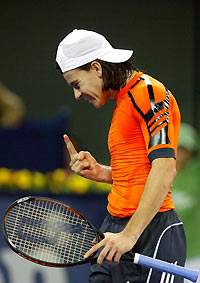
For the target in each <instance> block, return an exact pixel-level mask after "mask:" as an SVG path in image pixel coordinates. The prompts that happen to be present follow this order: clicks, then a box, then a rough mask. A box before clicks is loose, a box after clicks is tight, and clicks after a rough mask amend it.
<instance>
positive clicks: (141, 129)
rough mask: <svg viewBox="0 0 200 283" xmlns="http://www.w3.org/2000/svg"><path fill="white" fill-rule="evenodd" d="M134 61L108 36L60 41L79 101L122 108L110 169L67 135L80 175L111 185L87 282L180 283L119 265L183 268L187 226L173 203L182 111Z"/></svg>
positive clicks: (89, 34)
mask: <svg viewBox="0 0 200 283" xmlns="http://www.w3.org/2000/svg"><path fill="white" fill-rule="evenodd" d="M132 58H133V51H131V50H122V49H115V48H113V47H112V46H111V44H110V43H109V42H108V41H107V40H106V38H105V37H104V36H102V35H100V34H98V33H96V32H93V31H87V30H77V29H76V30H74V31H72V32H71V33H69V34H68V35H67V36H66V37H65V38H64V39H63V40H62V41H61V42H60V44H59V46H58V50H57V55H56V62H57V66H58V68H59V69H60V71H61V72H62V74H63V77H64V79H65V80H66V82H67V83H68V85H69V86H71V87H72V88H73V90H74V96H75V98H76V99H85V100H87V101H88V102H89V103H91V104H92V105H93V106H94V107H96V108H99V107H102V106H103V105H104V104H105V103H106V101H107V100H108V99H110V98H113V99H115V101H116V105H115V109H114V113H113V117H112V122H111V126H110V130H109V135H108V146H109V150H110V154H111V166H104V165H101V164H99V163H98V162H97V161H96V160H95V158H94V157H93V156H92V155H91V154H90V153H89V152H86V151H80V152H77V151H76V149H75V148H74V146H73V144H72V142H71V141H70V139H69V137H68V136H67V135H65V136H64V139H65V142H66V145H67V149H68V151H69V154H70V158H71V162H70V167H71V169H72V170H73V171H74V172H75V173H77V174H79V175H81V176H83V177H85V178H88V179H91V180H95V181H98V182H106V183H112V184H113V185H112V190H111V192H110V194H109V196H108V207H107V209H108V214H107V216H106V218H105V220H104V222H103V224H102V227H101V231H103V232H104V233H105V238H104V239H103V240H102V241H101V242H99V243H96V244H95V245H94V246H93V248H92V249H91V250H89V251H88V252H87V253H86V255H85V257H86V258H87V257H89V256H90V255H91V254H93V253H94V252H96V251H98V252H99V254H98V260H97V263H93V264H92V265H91V274H90V278H89V282H92V283H99V282H103V283H108V282H109V283H111V282H114V283H128V282H129V283H136V282H137V283H138V282H151V283H158V282H162V283H164V282H170V283H173V282H175V283H180V282H183V279H181V278H179V277H176V278H175V277H174V276H172V275H169V274H165V273H163V274H161V272H159V271H153V270H151V269H150V270H149V269H148V268H145V267H141V266H137V265H134V264H133V263H131V262H123V261H120V257H121V256H122V255H124V254H129V253H130V251H131V250H132V251H133V252H138V253H141V254H144V255H147V256H151V257H154V258H158V259H161V260H165V261H168V262H170V263H172V264H179V265H182V266H184V264H185V258H186V239H185V233H184V229H183V223H182V222H181V220H180V219H179V217H178V216H177V214H176V212H175V210H174V209H175V207H174V204H173V200H172V196H171V192H172V191H171V188H172V183H173V180H174V177H175V175H176V167H175V159H176V152H177V143H178V136H179V128H180V112H179V108H178V105H177V103H176V100H175V98H174V96H173V95H172V93H171V92H170V91H169V90H168V89H167V88H166V87H165V86H164V85H163V84H162V83H161V82H159V81H158V80H156V79H154V78H152V77H151V76H149V75H147V74H144V73H143V72H140V71H139V70H138V69H137V68H136V67H135V65H134V62H133V60H132Z"/></svg>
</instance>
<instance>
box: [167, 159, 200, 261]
mask: <svg viewBox="0 0 200 283" xmlns="http://www.w3.org/2000/svg"><path fill="white" fill-rule="evenodd" d="M173 197H174V202H175V206H176V211H177V212H178V214H179V216H180V218H181V220H182V221H183V223H184V228H185V232H186V237H187V257H188V258H190V257H194V256H197V255H200V156H199V157H198V158H195V159H193V160H191V161H190V163H189V164H188V165H187V167H186V169H184V170H183V171H181V172H180V173H178V174H177V176H176V178H175V180H174V184H173Z"/></svg>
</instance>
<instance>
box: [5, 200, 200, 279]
mask: <svg viewBox="0 0 200 283" xmlns="http://www.w3.org/2000/svg"><path fill="white" fill-rule="evenodd" d="M3 235H4V237H5V239H6V241H7V243H8V245H9V246H10V247H11V249H12V250H13V251H14V252H16V253H17V254H18V255H20V256H22V257H23V258H25V259H27V260H30V261H32V262H35V263H37V264H41V265H45V266H51V267H70V266H74V265H78V264H83V263H87V262H91V261H94V260H96V257H95V254H93V256H91V257H89V258H87V259H84V254H85V253H86V252H87V251H88V250H89V249H90V248H91V247H92V246H93V245H94V243H93V240H94V239H96V241H97V242H99V241H100V240H102V239H103V238H104V235H103V233H101V232H100V231H99V230H98V229H96V228H95V227H94V226H93V225H92V224H91V223H90V222H89V220H88V219H87V218H86V217H84V216H83V215H81V214H80V213H79V212H78V211H76V210H75V209H73V208H72V207H70V206H68V205H66V204H64V203H61V202H58V201H56V200H53V199H49V198H41V197H32V196H31V197H24V198H21V199H19V200H17V201H15V202H14V203H13V204H11V206H10V207H9V208H8V209H7V211H6V213H5V216H4V221H3ZM121 259H122V260H129V261H133V263H135V264H139V265H143V266H146V267H149V268H153V269H157V270H160V271H162V272H166V273H170V274H173V275H177V276H181V277H184V278H187V279H189V280H191V281H192V282H196V280H197V278H198V273H199V272H198V271H195V270H191V269H187V268H184V267H181V266H177V265H173V264H170V263H168V262H165V261H161V260H158V259H153V258H151V257H147V256H144V255H141V254H138V253H136V254H132V257H131V258H127V257H125V256H123V257H122V258H121Z"/></svg>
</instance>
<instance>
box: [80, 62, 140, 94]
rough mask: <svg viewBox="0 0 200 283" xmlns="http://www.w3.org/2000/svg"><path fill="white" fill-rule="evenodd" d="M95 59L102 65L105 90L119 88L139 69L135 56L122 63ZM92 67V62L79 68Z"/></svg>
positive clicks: (87, 68) (86, 68)
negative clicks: (135, 62)
mask: <svg viewBox="0 0 200 283" xmlns="http://www.w3.org/2000/svg"><path fill="white" fill-rule="evenodd" d="M95 61H97V62H99V63H100V64H101V67H102V71H103V82H104V86H103V89H104V90H109V89H113V90H119V89H120V88H122V87H124V86H125V85H126V83H127V79H128V78H129V76H131V75H132V74H133V72H134V71H139V70H138V68H137V67H136V66H135V64H134V59H133V57H131V58H130V59H129V60H127V61H125V62H122V63H110V62H105V61H102V60H100V59H96V60H95ZM90 68H91V62H90V63H88V64H85V65H83V66H81V67H79V69H81V70H85V71H89V70H90Z"/></svg>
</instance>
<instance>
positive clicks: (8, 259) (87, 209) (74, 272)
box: [0, 194, 107, 283]
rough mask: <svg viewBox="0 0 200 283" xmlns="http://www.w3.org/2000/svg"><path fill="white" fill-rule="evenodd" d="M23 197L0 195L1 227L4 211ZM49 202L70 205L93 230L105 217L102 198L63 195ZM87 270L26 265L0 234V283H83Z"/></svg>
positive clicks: (81, 267) (86, 268) (86, 265)
mask: <svg viewBox="0 0 200 283" xmlns="http://www.w3.org/2000/svg"><path fill="white" fill-rule="evenodd" d="M23 196H25V195H2V194H1V195H0V220H1V223H2V220H3V216H4V213H5V211H6V209H7V207H8V206H9V205H10V204H11V203H12V202H14V201H15V200H16V199H19V198H21V197H23ZM48 197H51V196H48ZM53 198H56V199H57V200H60V201H62V202H65V203H67V204H69V205H71V206H72V207H74V208H75V209H77V210H78V211H80V212H81V213H82V214H83V215H85V216H87V217H88V218H89V220H91V222H92V223H93V224H94V225H95V226H97V227H99V226H100V225H101V223H102V221H103V218H104V217H105V215H106V205H107V196H106V195H83V196H78V195H65V196H56V197H55V196H54V197H53ZM89 267H90V266H89V264H84V265H81V266H76V267H71V268H51V267H45V266H40V265H37V264H35V263H32V262H29V261H27V260H25V259H23V258H21V257H20V256H18V255H17V254H15V253H14V252H13V251H12V250H11V249H10V248H9V247H8V246H7V244H6V242H5V240H4V238H3V235H2V233H0V283H56V282H57V283H78V282H81V283H86V282H88V274H89Z"/></svg>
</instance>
